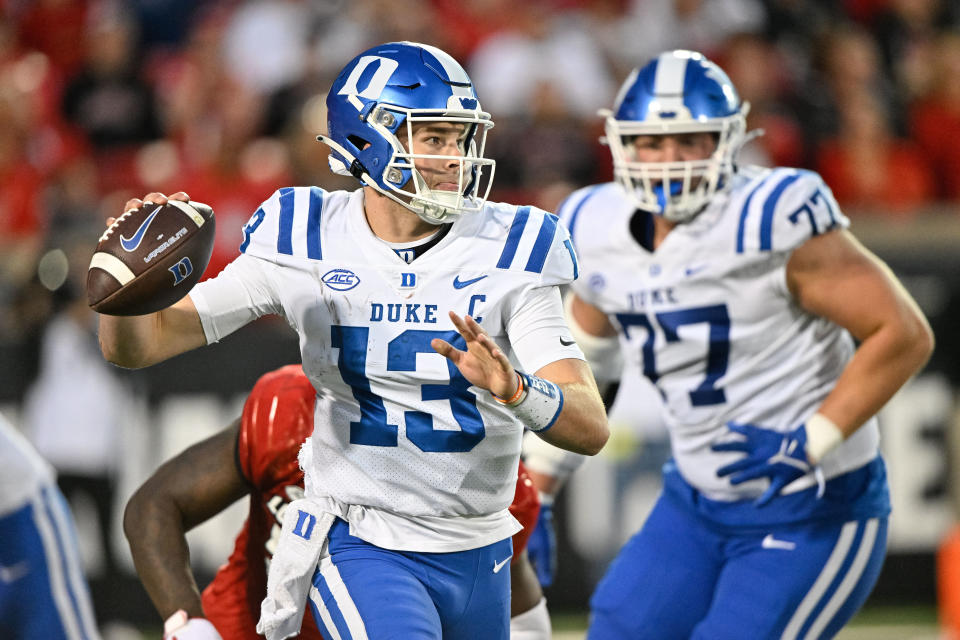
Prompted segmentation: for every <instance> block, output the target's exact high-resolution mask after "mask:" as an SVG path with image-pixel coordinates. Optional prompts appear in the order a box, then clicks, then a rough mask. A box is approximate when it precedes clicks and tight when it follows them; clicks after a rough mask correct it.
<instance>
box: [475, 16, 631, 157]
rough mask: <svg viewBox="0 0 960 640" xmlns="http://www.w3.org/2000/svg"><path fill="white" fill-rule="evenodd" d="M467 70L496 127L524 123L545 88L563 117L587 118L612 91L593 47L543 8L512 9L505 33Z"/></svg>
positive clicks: (482, 49)
mask: <svg viewBox="0 0 960 640" xmlns="http://www.w3.org/2000/svg"><path fill="white" fill-rule="evenodd" d="M467 68H468V70H469V72H470V75H471V77H472V78H473V81H474V83H475V84H476V88H477V95H478V96H479V98H480V103H481V105H483V108H484V109H485V110H487V111H489V112H491V113H494V114H496V117H497V118H498V121H500V120H502V119H504V118H509V117H529V116H530V115H531V114H532V111H533V110H534V108H535V104H536V100H537V98H538V96H539V95H541V94H542V93H543V91H544V86H545V85H550V88H549V91H551V92H553V95H554V97H555V99H558V100H559V101H560V103H561V105H562V109H563V110H564V111H566V112H567V113H569V114H571V115H573V116H576V117H580V118H593V117H595V116H596V112H597V109H599V108H601V107H603V106H604V105H606V104H607V103H608V102H610V101H611V100H612V97H613V91H614V90H615V88H616V87H615V84H614V79H613V77H612V76H611V74H610V69H609V67H608V66H607V64H606V62H605V60H604V58H603V54H602V52H601V50H600V48H599V47H598V46H597V45H596V43H595V42H594V41H593V40H592V39H591V38H590V37H589V36H588V35H587V34H586V33H584V32H583V30H582V29H580V28H579V27H578V24H577V22H576V21H574V20H572V19H570V18H569V16H566V15H565V14H554V13H553V12H552V11H551V10H550V8H549V7H548V6H547V5H546V4H545V3H543V2H527V3H517V4H516V7H515V12H514V23H513V24H512V25H511V27H510V28H509V29H505V30H503V31H501V32H499V33H496V34H494V35H492V36H490V37H489V38H487V39H486V40H485V41H484V42H483V43H482V44H481V45H480V46H479V47H477V49H476V50H475V51H474V54H473V56H471V58H470V59H469V60H468V61H467ZM518 146H519V145H518Z"/></svg>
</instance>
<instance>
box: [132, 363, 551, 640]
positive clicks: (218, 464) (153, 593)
mask: <svg viewBox="0 0 960 640" xmlns="http://www.w3.org/2000/svg"><path fill="white" fill-rule="evenodd" d="M315 399H316V393H315V391H314V390H313V386H312V385H311V384H310V381H309V380H308V379H307V377H306V376H305V375H304V374H303V370H302V369H301V367H300V366H299V365H290V366H287V367H283V368H282V369H278V370H276V371H273V372H271V373H268V374H266V375H264V376H263V377H261V378H260V380H259V381H258V382H257V384H256V385H255V386H254V388H253V390H252V391H251V393H250V395H249V397H248V398H247V401H246V403H245V405H244V409H243V414H242V416H241V418H240V419H239V420H238V421H237V422H236V423H234V424H233V425H231V426H230V427H228V428H227V429H224V430H223V431H222V432H220V433H218V434H216V435H214V436H212V437H210V438H208V439H206V440H204V441H202V442H200V443H198V444H196V445H194V446H192V447H190V448H189V449H187V450H186V451H184V452H183V453H181V454H180V455H178V456H176V457H175V458H173V459H172V460H170V461H168V462H166V463H165V464H164V465H163V466H161V467H160V469H158V470H157V471H156V472H155V473H154V474H153V475H152V476H151V477H150V478H149V479H148V480H147V481H146V482H144V484H143V485H142V486H141V487H140V489H138V490H137V492H136V493H134V495H133V496H132V497H131V498H130V501H129V502H128V504H127V509H126V513H125V515H124V524H125V528H126V533H127V540H128V542H129V543H130V550H131V552H132V555H133V560H134V563H135V564H136V567H137V573H138V574H139V575H140V579H141V580H142V581H143V584H144V587H145V588H146V589H147V592H148V593H149V594H150V597H151V599H152V600H153V603H154V606H156V608H157V611H158V612H159V613H160V615H161V616H162V617H163V618H164V619H167V620H171V619H172V622H171V624H170V625H168V626H169V628H168V629H167V630H166V631H167V635H168V636H170V635H172V634H176V636H177V637H178V638H181V639H183V638H185V637H189V638H194V637H196V638H198V639H199V638H216V637H217V636H214V635H212V630H211V629H210V628H209V627H208V626H207V624H206V621H209V623H212V625H213V627H215V630H216V632H219V637H222V638H230V639H231V640H256V639H257V638H260V637H261V636H260V635H259V634H257V631H256V625H257V619H258V618H259V614H260V602H261V601H262V600H263V598H264V595H266V591H267V566H268V565H269V562H270V558H271V556H272V555H273V549H274V547H275V546H276V544H277V539H278V537H279V535H280V527H281V522H282V521H283V514H284V511H285V510H286V508H287V505H288V504H290V502H292V501H293V500H297V499H299V498H302V497H303V472H302V471H301V470H300V467H299V465H298V464H297V453H298V452H299V450H300V445H301V444H302V443H303V441H304V440H306V438H307V437H308V436H309V435H310V433H311V432H312V431H313V415H314V414H313V412H314V403H315ZM247 495H249V496H250V512H249V515H248V517H247V520H246V522H245V523H244V526H243V529H242V530H241V531H240V534H239V535H238V536H237V540H236V544H235V547H234V550H233V553H232V554H231V555H230V559H229V560H228V561H227V563H226V564H225V565H224V566H223V567H221V568H220V570H219V571H218V572H217V575H216V577H215V578H214V580H213V582H212V583H211V584H210V585H209V586H208V587H207V588H206V589H204V591H203V594H202V596H201V594H200V593H199V590H198V588H197V584H196V582H195V581H194V578H193V575H192V573H191V572H190V569H189V565H190V561H189V555H188V551H187V543H186V539H185V534H186V532H187V530H189V529H190V528H192V527H195V526H197V525H198V524H200V523H201V522H203V521H205V520H207V519H209V518H210V517H212V516H213V515H216V514H217V513H220V512H221V511H223V510H224V509H225V508H227V507H228V506H229V505H231V504H232V503H233V502H235V501H236V500H238V499H240V498H242V497H244V496H247ZM538 508H539V501H538V499H537V492H536V489H534V487H533V484H532V482H531V481H530V479H529V477H528V476H527V474H526V471H525V470H524V469H523V468H522V467H521V469H520V473H519V475H518V478H517V488H516V493H515V495H514V500H513V504H511V505H510V512H511V513H512V514H513V515H514V516H515V517H516V518H517V520H518V521H519V522H520V523H521V524H522V525H523V527H524V528H523V530H521V531H519V532H517V533H516V534H515V535H514V537H513V550H514V558H513V560H512V562H511V570H512V572H511V582H512V585H511V587H512V588H511V595H512V612H511V613H512V624H514V623H515V624H516V625H517V626H519V627H520V628H521V629H528V628H529V627H530V626H531V624H535V625H537V626H535V627H534V629H535V631H537V632H538V634H537V635H529V632H528V635H522V633H523V632H522V631H519V630H517V629H514V628H512V629H511V638H527V639H529V640H533V639H534V638H540V639H543V640H548V639H549V637H550V626H549V625H550V620H549V617H548V615H547V612H546V604H545V600H544V599H543V593H542V591H541V590H540V587H539V585H538V584H537V581H536V579H531V577H530V576H531V575H532V573H531V571H532V569H531V568H530V567H529V566H524V565H526V563H527V560H526V555H525V554H524V547H525V546H526V541H527V538H528V536H529V534H530V532H531V530H532V529H533V527H534V524H535V522H536V518H537V510H538ZM204 618H205V620H204ZM178 623H179V626H177V624H178ZM194 627H196V629H197V630H196V631H194ZM188 630H190V631H191V632H193V633H194V634H200V633H201V632H203V631H207V632H211V633H207V635H195V636H194V635H190V636H186V635H185V634H186V632H187V631H188ZM298 637H300V638H303V639H305V640H306V639H314V638H321V637H322V636H321V635H320V633H319V631H317V628H316V625H315V624H314V623H313V622H312V620H308V621H307V622H306V623H305V624H304V627H303V629H302V630H301V632H300V635H299V636H298Z"/></svg>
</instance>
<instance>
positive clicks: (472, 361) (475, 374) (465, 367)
mask: <svg viewBox="0 0 960 640" xmlns="http://www.w3.org/2000/svg"><path fill="white" fill-rule="evenodd" d="M450 319H451V320H452V321H453V326H455V327H456V328H457V331H458V332H459V333H460V335H461V337H463V339H464V341H465V342H466V347H467V349H466V351H461V350H460V349H457V348H456V347H454V346H453V345H452V344H450V343H449V342H447V341H446V340H440V339H439V338H435V339H434V340H432V341H431V342H430V346H432V347H433V348H434V350H435V351H436V352H437V353H439V354H440V355H442V356H444V357H446V358H448V359H449V360H450V361H451V362H453V364H454V365H456V367H457V369H459V370H460V373H462V374H463V377H464V378H466V379H467V380H468V381H469V382H470V384H472V385H474V386H477V387H480V388H481V389H486V390H488V391H490V392H492V393H494V394H496V395H498V396H500V397H501V398H509V397H510V396H512V395H513V394H514V392H515V391H516V390H517V374H516V373H515V372H514V370H513V365H511V364H510V360H508V359H507V356H506V355H504V353H503V351H502V350H501V349H500V347H498V346H497V344H496V343H495V342H494V341H493V338H491V337H490V334H488V333H487V332H486V331H484V330H483V327H481V326H480V325H479V324H477V321H476V320H474V319H473V318H471V317H470V316H464V317H462V318H461V317H460V316H458V315H457V314H456V313H454V312H453V311H451V312H450Z"/></svg>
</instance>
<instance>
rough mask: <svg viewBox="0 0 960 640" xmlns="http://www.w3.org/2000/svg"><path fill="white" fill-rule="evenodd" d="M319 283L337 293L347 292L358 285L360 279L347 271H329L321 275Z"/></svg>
mask: <svg viewBox="0 0 960 640" xmlns="http://www.w3.org/2000/svg"><path fill="white" fill-rule="evenodd" d="M320 281H321V282H323V284H325V285H327V286H328V287H330V288H331V289H336V290H337V291H349V290H350V289H353V288H354V287H355V286H357V285H358V284H360V278H358V277H357V274H355V273H354V272H353V271H350V270H349V269H331V270H330V271H327V272H326V273H325V274H323V277H322V278H320Z"/></svg>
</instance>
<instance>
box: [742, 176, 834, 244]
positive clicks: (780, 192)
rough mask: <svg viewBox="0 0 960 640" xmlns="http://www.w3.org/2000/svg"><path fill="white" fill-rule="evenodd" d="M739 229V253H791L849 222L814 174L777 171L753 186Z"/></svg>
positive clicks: (744, 205)
mask: <svg viewBox="0 0 960 640" xmlns="http://www.w3.org/2000/svg"><path fill="white" fill-rule="evenodd" d="M746 193H747V196H746V198H745V199H744V200H743V201H742V204H741V205H740V211H739V219H738V225H737V236H736V249H737V253H747V252H754V251H789V250H792V249H795V248H796V247H798V246H800V245H801V244H803V243H804V242H806V241H807V239H809V238H811V237H813V236H818V235H820V234H822V233H825V232H827V231H830V230H832V229H837V228H841V229H845V228H847V227H848V226H850V221H849V220H848V219H847V217H846V216H844V215H843V213H841V211H840V207H839V206H838V205H837V201H836V200H835V199H834V197H833V193H832V192H831V191H830V188H829V187H827V185H826V184H825V183H824V182H823V179H822V178H820V176H819V175H818V174H816V173H814V172H812V171H804V170H798V169H777V170H774V171H771V172H769V173H768V174H766V175H765V176H764V177H763V178H761V179H759V180H757V181H755V182H754V183H752V184H750V185H749V186H748V187H747V189H746Z"/></svg>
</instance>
